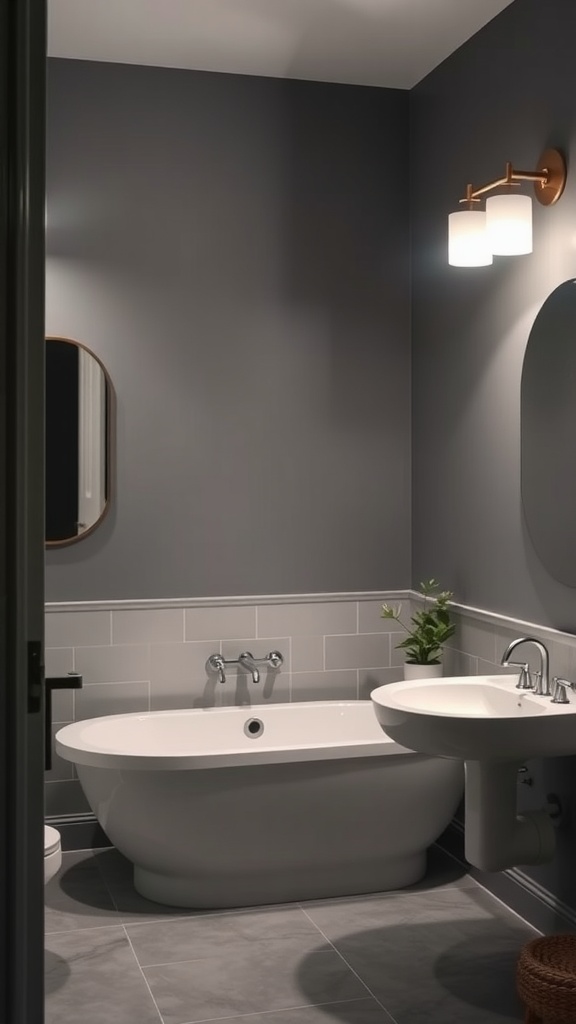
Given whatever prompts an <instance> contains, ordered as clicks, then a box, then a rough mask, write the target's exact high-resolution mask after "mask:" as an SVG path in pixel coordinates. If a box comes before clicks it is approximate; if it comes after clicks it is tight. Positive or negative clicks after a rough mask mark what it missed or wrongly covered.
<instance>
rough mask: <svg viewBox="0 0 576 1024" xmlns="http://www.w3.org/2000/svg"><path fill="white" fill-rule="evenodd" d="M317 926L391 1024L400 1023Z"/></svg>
mask: <svg viewBox="0 0 576 1024" xmlns="http://www.w3.org/2000/svg"><path fill="white" fill-rule="evenodd" d="M304 913H306V911H304ZM307 916H308V915H307ZM313 923H314V922H313ZM316 927H317V928H318V931H319V932H320V933H321V935H323V936H324V938H325V939H326V942H328V943H329V945H330V946H332V949H333V950H334V952H335V953H337V954H338V956H339V957H340V959H341V960H342V962H343V963H344V964H346V967H347V968H348V970H349V971H350V972H351V973H352V974H353V975H354V977H355V978H357V979H358V981H359V982H360V984H361V985H363V986H364V988H365V989H366V991H367V992H368V994H369V995H370V996H371V997H372V999H373V1000H374V1002H376V1003H377V1004H378V1006H379V1007H380V1009H381V1010H383V1011H384V1013H386V1014H387V1015H388V1017H389V1019H390V1022H391V1024H398V1021H397V1020H396V1018H395V1017H393V1016H392V1014H391V1013H390V1011H389V1010H388V1009H387V1008H386V1007H385V1006H384V1003H383V1002H382V1001H381V1000H380V999H378V996H376V995H375V994H374V992H373V991H372V989H371V988H370V987H369V986H368V985H367V984H366V982H365V981H364V979H363V978H361V977H360V975H359V974H358V971H356V970H355V969H354V968H353V967H352V964H350V963H349V962H348V960H347V959H346V957H345V956H344V955H343V954H342V953H341V952H340V950H339V949H337V947H336V946H335V945H334V943H333V942H332V941H331V939H329V938H328V936H327V935H326V933H325V932H324V931H322V929H321V928H320V926H319V925H316Z"/></svg>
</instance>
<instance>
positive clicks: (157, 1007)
mask: <svg viewBox="0 0 576 1024" xmlns="http://www.w3.org/2000/svg"><path fill="white" fill-rule="evenodd" d="M122 928H123V931H124V935H125V936H126V939H127V940H128V945H129V946H130V949H131V951H132V956H133V957H134V960H135V961H136V966H137V967H138V970H139V971H140V974H141V975H142V978H143V979H144V984H145V985H146V988H147V989H148V992H149V994H150V999H151V1000H152V1002H153V1003H154V1006H155V1007H156V1012H157V1014H158V1016H159V1018H160V1020H161V1022H162V1024H164V1017H163V1016H162V1014H161V1013H160V1007H159V1006H158V1003H157V1002H156V1000H155V998H154V996H153V994H152V989H151V988H150V985H149V984H148V978H147V977H146V975H145V974H144V971H143V970H142V967H141V966H140V961H139V960H138V957H137V956H136V950H135V949H134V946H133V945H132V942H131V940H130V936H129V935H128V932H127V930H126V925H122Z"/></svg>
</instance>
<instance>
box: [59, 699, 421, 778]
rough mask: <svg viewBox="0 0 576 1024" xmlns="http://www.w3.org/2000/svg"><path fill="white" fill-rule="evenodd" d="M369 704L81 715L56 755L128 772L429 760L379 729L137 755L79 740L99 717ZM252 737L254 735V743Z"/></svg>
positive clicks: (64, 733)
mask: <svg viewBox="0 0 576 1024" xmlns="http://www.w3.org/2000/svg"><path fill="white" fill-rule="evenodd" d="M359 705H360V706H368V705H370V706H371V705H372V702H371V700H369V699H368V700H361V701H357V700H340V701H338V700H337V701H333V700H325V701H293V702H291V703H278V704H271V705H264V704H253V705H251V706H241V707H237V706H234V705H233V706H230V707H222V708H176V709H172V710H168V711H133V712H127V713H125V714H121V715H102V716H99V717H96V718H88V719H83V720H82V721H80V722H73V723H71V724H69V725H64V726H62V727H61V728H60V729H59V730H58V732H57V733H56V736H55V741H54V742H55V749H56V752H57V754H58V755H59V756H60V757H61V758H63V759H64V760H66V761H71V762H72V763H74V764H80V765H85V766H87V767H91V768H110V769H122V770H131V771H189V770H195V769H204V770H206V769H208V770H211V769H216V768H229V767H240V766H248V765H256V764H282V763H290V762H305V761H323V760H342V759H345V758H359V757H390V756H394V755H395V756H409V757H411V758H422V759H426V760H435V758H432V757H431V756H430V755H427V754H419V753H416V752H414V751H412V750H409V749H407V748H406V747H403V746H401V745H400V744H399V743H396V742H395V740H392V739H391V738H390V737H389V736H388V735H387V734H386V733H385V732H384V731H383V730H382V738H381V739H378V740H373V739H367V740H357V741H342V740H338V741H336V742H334V741H331V742H327V743H317V744H315V745H311V744H308V745H300V746H295V745H288V744H287V745H285V746H283V747H274V748H270V747H266V746H264V745H263V744H261V745H259V746H258V747H256V746H254V748H252V749H249V750H247V749H227V750H225V751H219V752H212V753H185V754H164V753H162V754H153V753H147V754H141V753H135V754H130V753H123V752H119V751H110V750H101V749H98V748H96V747H94V746H90V745H88V744H86V741H85V740H84V741H83V740H82V735H81V734H82V730H84V729H86V728H87V727H89V726H92V725H95V724H96V725H97V724H99V723H102V722H105V721H111V720H114V721H118V720H128V719H150V718H153V719H154V718H162V717H170V716H175V715H184V716H186V717H188V716H189V715H193V716H195V717H200V716H202V715H204V714H207V713H208V714H210V715H218V714H226V713H228V714H230V713H233V714H235V715H238V714H240V713H243V714H245V715H246V717H247V718H253V717H259V714H264V713H265V712H266V713H269V712H271V711H272V712H273V711H276V710H278V711H280V710H282V709H287V708H292V709H294V708H296V707H298V708H301V707H310V708H311V707H316V708H317V707H327V706H330V707H335V706H337V707H357V706H359ZM257 742H258V741H257V740H256V741H255V743H257Z"/></svg>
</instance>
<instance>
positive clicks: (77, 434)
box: [46, 338, 114, 546]
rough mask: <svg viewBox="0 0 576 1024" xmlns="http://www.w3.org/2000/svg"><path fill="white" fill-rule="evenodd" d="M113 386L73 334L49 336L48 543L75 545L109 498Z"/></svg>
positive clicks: (103, 511)
mask: <svg viewBox="0 0 576 1024" xmlns="http://www.w3.org/2000/svg"><path fill="white" fill-rule="evenodd" d="M113 399H114V394H113V389H112V383H111V381H110V377H109V376H108V373H107V372H106V369H105V368H104V366H103V364H102V362H101V361H100V359H98V357H97V356H95V355H94V353H93V352H91V351H90V350H89V349H88V348H86V346H85V345H82V344H81V343H80V342H78V341H73V340H71V339H69V338H47V339H46V544H47V546H57V545H63V544H73V543H74V542H75V541H78V540H81V539H82V538H83V537H86V536H87V535H88V534H89V533H91V532H92V531H93V530H94V529H95V528H96V527H97V526H98V524H99V523H100V522H101V521H102V519H103V517H104V516H105V515H106V512H107V510H108V507H109V503H110V481H111V422H112V408H113Z"/></svg>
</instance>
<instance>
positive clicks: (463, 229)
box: [448, 210, 492, 267]
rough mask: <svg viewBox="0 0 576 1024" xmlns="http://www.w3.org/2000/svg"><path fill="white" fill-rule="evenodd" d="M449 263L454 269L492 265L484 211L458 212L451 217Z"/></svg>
mask: <svg viewBox="0 0 576 1024" xmlns="http://www.w3.org/2000/svg"><path fill="white" fill-rule="evenodd" d="M448 262H449V264H450V265H451V266H452V267H487V266H489V264H490V263H492V250H491V248H490V245H489V242H488V235H487V232H486V214H485V212H484V210H458V212H457V213H451V214H450V215H449V217H448Z"/></svg>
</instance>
